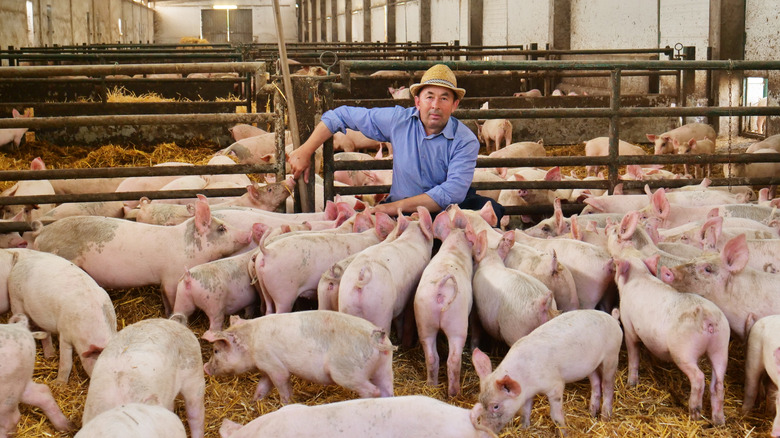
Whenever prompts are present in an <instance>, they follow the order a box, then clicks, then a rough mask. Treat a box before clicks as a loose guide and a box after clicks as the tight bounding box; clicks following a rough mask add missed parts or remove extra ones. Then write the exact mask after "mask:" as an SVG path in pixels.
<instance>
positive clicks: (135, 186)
mask: <svg viewBox="0 0 780 438" xmlns="http://www.w3.org/2000/svg"><path fill="white" fill-rule="evenodd" d="M166 166H192V164H191V163H181V162H166V163H160V164H156V165H155V167H166ZM180 176H181V175H169V176H134V177H130V178H125V179H124V180H123V181H122V182H120V183H119V185H118V186H117V187H116V192H117V193H124V192H151V191H155V190H160V188H162V187H163V186H164V185H166V184H168V183H169V182H171V181H173V180H175V179H177V178H179V177H180ZM123 202H124V204H125V211H127V210H130V209H133V208H135V207H137V206H138V201H123Z"/></svg>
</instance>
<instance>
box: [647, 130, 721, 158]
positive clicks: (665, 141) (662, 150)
mask: <svg viewBox="0 0 780 438" xmlns="http://www.w3.org/2000/svg"><path fill="white" fill-rule="evenodd" d="M646 136H647V139H648V140H650V141H651V142H653V144H654V146H653V150H654V152H655V155H661V154H673V153H674V143H673V140H674V139H676V140H677V141H678V142H679V143H687V142H688V140H690V139H692V138H695V139H697V140H703V139H709V140H711V141H713V142H714V141H715V139H716V138H717V133H716V132H715V129H713V128H712V126H710V125H708V124H706V123H688V124H686V125H683V126H680V127H679V128H675V129H672V130H671V131H667V132H664V133H663V134H660V135H654V134H646Z"/></svg>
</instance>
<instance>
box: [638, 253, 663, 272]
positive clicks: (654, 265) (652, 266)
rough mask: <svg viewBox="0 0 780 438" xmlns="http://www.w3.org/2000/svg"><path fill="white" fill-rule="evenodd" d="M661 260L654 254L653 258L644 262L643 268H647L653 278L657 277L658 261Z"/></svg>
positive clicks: (659, 256) (658, 255)
mask: <svg viewBox="0 0 780 438" xmlns="http://www.w3.org/2000/svg"><path fill="white" fill-rule="evenodd" d="M659 260H661V255H660V254H656V255H654V256H651V257H648V258H646V259H644V260H642V261H643V262H645V266H647V269H649V270H650V273H651V274H653V276H656V275H658V261H659Z"/></svg>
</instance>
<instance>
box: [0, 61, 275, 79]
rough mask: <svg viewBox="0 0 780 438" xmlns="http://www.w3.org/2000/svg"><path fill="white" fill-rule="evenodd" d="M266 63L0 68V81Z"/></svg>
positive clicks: (246, 68) (258, 68)
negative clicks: (3, 79) (2, 79)
mask: <svg viewBox="0 0 780 438" xmlns="http://www.w3.org/2000/svg"><path fill="white" fill-rule="evenodd" d="M265 66H266V64H265V62H203V63H173V64H170V63H169V64H117V65H41V66H20V67H0V78H20V77H23V78H46V77H51V76H73V75H85V76H89V75H101V76H105V75H134V74H144V73H147V74H160V73H221V72H237V73H256V74H258V73H260V74H262V73H265Z"/></svg>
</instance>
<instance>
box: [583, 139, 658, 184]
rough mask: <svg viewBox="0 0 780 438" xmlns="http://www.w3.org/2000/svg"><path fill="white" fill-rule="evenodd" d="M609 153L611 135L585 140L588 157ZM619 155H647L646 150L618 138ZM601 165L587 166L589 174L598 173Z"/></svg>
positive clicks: (602, 155) (603, 155)
mask: <svg viewBox="0 0 780 438" xmlns="http://www.w3.org/2000/svg"><path fill="white" fill-rule="evenodd" d="M607 155H609V137H596V138H594V139H591V140H588V141H586V142H585V156H586V157H605V156H607ZM618 155H645V150H644V149H642V148H641V147H639V146H636V145H633V144H631V143H629V142H627V141H623V140H618ZM599 167H600V166H585V169H586V170H587V172H588V176H591V175H595V174H596V173H598V171H599Z"/></svg>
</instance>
